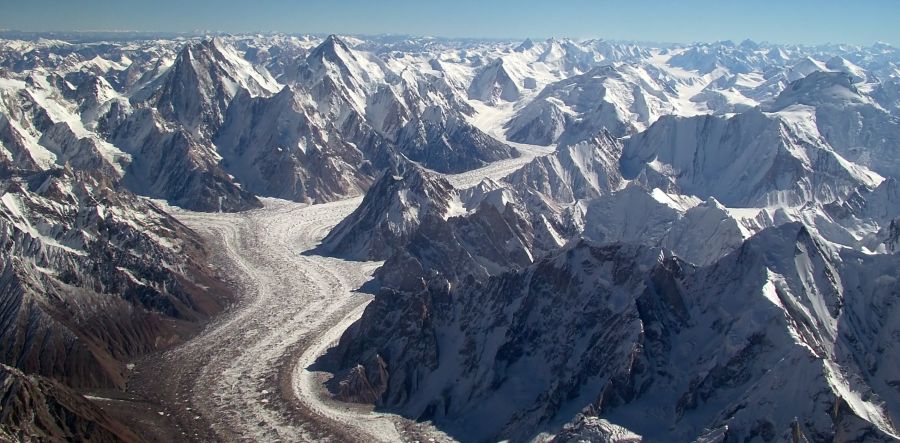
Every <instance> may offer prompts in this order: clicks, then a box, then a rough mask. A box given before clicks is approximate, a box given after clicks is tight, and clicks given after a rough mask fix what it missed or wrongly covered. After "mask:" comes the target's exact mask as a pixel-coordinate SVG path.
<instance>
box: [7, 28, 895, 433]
mask: <svg viewBox="0 0 900 443" xmlns="http://www.w3.org/2000/svg"><path fill="white" fill-rule="evenodd" d="M2 35H4V36H5V38H6V39H4V40H0V189H2V192H3V195H2V198H0V246H2V248H0V257H2V260H0V266H2V271H0V272H2V275H0V306H2V307H3V309H2V310H0V325H2V327H0V337H2V340H0V363H2V364H3V366H2V368H0V378H2V379H3V380H5V381H4V383H3V384H4V387H5V389H6V392H7V394H8V395H6V396H5V397H4V398H5V400H4V403H3V405H2V406H3V408H2V409H3V414H0V415H2V417H0V435H3V436H4V438H18V437H20V436H25V435H27V436H33V437H34V438H38V439H40V438H46V439H51V440H53V439H62V440H65V439H89V440H101V441H106V440H109V441H115V440H119V439H124V440H131V439H139V438H140V436H135V435H132V433H131V431H129V430H128V428H127V425H125V424H122V423H119V422H117V421H115V420H113V419H111V418H109V417H108V416H107V415H106V414H105V413H103V412H102V411H99V410H97V409H96V408H94V407H93V406H92V404H91V403H90V402H87V401H86V400H84V398H83V397H81V396H80V395H79V394H77V393H76V392H75V391H73V390H72V389H73V388H76V389H77V388H96V387H104V388H122V387H124V385H125V384H126V380H127V372H128V370H127V366H126V364H127V362H128V361H131V360H132V359H134V358H136V357H138V356H141V355H146V354H148V353H150V352H153V351H155V350H158V349H162V348H164V347H166V346H170V345H172V344H174V343H178V342H180V341H182V340H184V339H186V338H187V337H189V336H190V334H191V332H192V331H194V330H196V329H197V328H198V326H199V325H201V324H202V323H203V322H204V321H206V320H208V319H210V318H211V317H212V316H214V315H215V314H217V313H218V312H219V311H220V310H221V309H222V308H223V307H224V306H225V305H226V304H227V303H228V301H229V297H230V292H231V291H232V290H233V288H228V287H227V286H226V285H225V283H223V281H222V276H221V275H217V274H216V273H215V272H214V270H213V269H211V268H210V267H209V266H208V263H207V261H208V258H207V257H208V253H209V251H208V250H207V248H208V246H207V245H205V244H204V243H203V241H202V240H201V238H200V237H199V236H198V235H197V234H196V233H195V232H193V231H191V230H190V229H189V228H187V227H186V226H184V225H182V224H181V223H179V222H178V221H177V220H176V219H175V218H173V217H172V216H171V215H170V214H169V213H167V212H166V211H167V209H166V208H167V206H169V205H171V206H175V207H180V208H183V209H185V210H191V211H202V212H241V211H247V210H252V209H256V208H260V207H262V206H263V202H264V201H265V199H267V198H277V199H283V200H290V201H294V202H301V203H310V204H320V203H326V202H333V201H337V200H343V199H348V198H352V197H362V199H361V200H362V201H361V203H360V205H359V207H357V208H356V210H355V211H353V212H352V214H350V215H349V216H348V217H347V218H346V219H345V220H343V221H342V222H341V223H340V224H338V225H337V226H336V227H335V228H334V229H333V230H331V232H330V233H329V234H328V235H327V236H326V237H325V239H324V240H323V243H322V244H321V245H320V246H319V248H318V249H317V250H316V253H320V254H328V255H333V256H338V257H341V258H344V259H348V260H354V261H384V263H383V265H381V267H380V268H379V269H378V270H377V271H376V272H375V280H374V281H373V282H370V283H369V285H368V287H370V288H373V289H374V292H375V293H376V295H375V298H374V300H373V301H372V302H371V304H369V306H368V307H367V308H366V310H365V312H364V313H363V315H362V317H361V318H360V319H359V320H358V321H357V322H356V323H354V324H353V325H352V326H351V327H350V328H349V329H348V330H347V331H346V332H345V333H344V334H343V336H342V337H341V340H340V343H339V344H338V345H337V346H336V347H335V348H333V349H331V351H330V352H329V353H328V354H327V355H326V356H324V357H323V359H322V361H321V363H323V364H324V365H325V366H326V367H328V368H329V369H330V370H331V371H332V372H333V373H334V374H335V378H334V379H333V380H331V381H330V382H329V388H330V389H331V391H332V392H333V393H334V394H335V395H336V396H337V397H338V398H339V399H341V400H344V401H355V402H362V403H371V404H374V405H376V407H378V408H379V409H382V410H385V411H388V412H394V413H398V414H401V415H404V416H406V417H409V418H413V419H416V420H431V421H432V422H433V423H434V425H435V426H436V427H438V428H439V429H441V430H443V431H445V432H446V433H447V434H448V435H449V436H451V437H453V438H456V439H459V440H461V441H497V440H509V441H532V440H535V441H559V442H569V441H572V442H575V441H601V442H620V441H688V442H702V443H712V442H732V441H748V442H749V441H766V442H768V441H792V442H806V441H810V442H811V441H840V442H850V441H853V442H870V441H877V442H881V441H885V442H886V441H896V440H897V439H898V438H900V424H898V423H900V348H898V346H900V345H898V343H900V340H898V337H900V312H898V309H900V299H898V297H900V280H898V277H900V257H898V255H897V251H898V248H900V185H898V180H900V50H897V49H895V48H893V47H890V46H888V45H884V44H877V45H873V46H868V47H862V46H852V45H828V46H820V47H808V46H796V45H774V44H767V43H756V42H751V41H745V42H741V43H733V42H716V43H699V44H691V45H671V46H667V47H652V46H649V45H640V44H633V43H627V42H610V41H605V40H585V41H577V40H571V39H549V40H545V41H531V40H527V41H525V42H503V41H479V40H464V39H459V40H445V39H436V38H417V37H402V36H385V37H366V38H360V37H352V36H336V35H331V36H327V37H324V38H322V37H311V36H284V35H266V36H259V35H256V36H234V35H219V36H216V37H212V38H191V37H186V36H174V35H171V36H167V35H149V34H147V35H144V34H122V35H120V34H100V35H96V36H93V37H88V36H87V35H84V36H73V35H69V34H59V35H45V36H41V37H42V38H31V37H32V36H31V35H27V34H17V33H10V32H6V33H4V34H2ZM43 37H46V38H43ZM516 159H519V160H521V162H522V164H523V166H521V167H519V168H517V169H515V170H511V171H509V173H508V174H505V175H504V176H503V177H500V176H499V175H498V177H494V178H493V179H485V180H481V181H480V182H478V180H476V183H477V184H476V185H475V186H471V187H460V188H457V187H454V185H453V183H454V181H453V179H454V177H460V176H461V175H466V174H470V175H473V176H477V174H479V173H480V172H479V171H481V169H480V168H487V169H490V168H491V167H492V165H497V164H502V163H504V162H512V161H515V160H516ZM479 179H480V177H479ZM161 200H162V201H165V204H163V202H161ZM298 252H299V251H298ZM31 416H33V417H36V418H35V419H33V420H28V419H26V417H31Z"/></svg>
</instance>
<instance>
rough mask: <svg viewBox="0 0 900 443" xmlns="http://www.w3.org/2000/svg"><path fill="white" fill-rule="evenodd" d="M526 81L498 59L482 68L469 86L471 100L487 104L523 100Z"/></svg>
mask: <svg viewBox="0 0 900 443" xmlns="http://www.w3.org/2000/svg"><path fill="white" fill-rule="evenodd" d="M523 88H524V81H523V79H522V75H521V73H519V72H517V71H516V70H515V68H513V67H512V66H511V64H509V63H506V62H504V60H503V58H502V57H501V58H497V59H496V60H494V61H492V62H491V63H490V64H488V65H487V66H485V67H483V68H481V69H480V70H479V71H478V73H477V74H475V77H474V78H473V79H472V83H471V85H470V86H469V90H468V94H469V99H472V100H479V101H482V102H485V103H497V102H499V101H501V100H502V101H507V102H514V101H516V100H518V99H519V98H521V96H522V89H523Z"/></svg>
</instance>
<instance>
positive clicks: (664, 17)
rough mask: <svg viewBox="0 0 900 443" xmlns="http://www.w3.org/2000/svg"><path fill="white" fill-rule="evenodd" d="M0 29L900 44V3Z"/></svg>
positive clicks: (95, 0) (294, 16) (262, 8)
mask: <svg viewBox="0 0 900 443" xmlns="http://www.w3.org/2000/svg"><path fill="white" fill-rule="evenodd" d="M0 7H2V8H3V10H4V16H3V17H2V18H0V29H3V30H4V31H6V32H10V31H13V32H23V33H76V32H96V33H104V32H108V33H113V32H134V33H147V34H152V33H159V34H187V35H202V34H203V33H231V34H247V33H283V34H310V35H326V34H331V33H335V34H343V35H409V36H434V37H439V38H450V39H453V38H457V39H458V38H472V39H492V40H519V39H525V38H533V39H543V38H548V37H567V38H575V39H587V38H604V39H609V40H628V41H640V42H654V43H692V42H713V41H722V40H732V41H735V42H739V41H742V40H745V39H750V40H753V41H757V42H760V41H766V42H772V43H781V44H802V45H819V44H827V43H834V44H838V43H844V44H856V45H871V44H874V43H876V42H885V43H888V44H891V45H894V46H897V45H900V28H898V27H896V26H894V23H893V19H894V18H895V17H898V16H900V2H897V1H891V0H865V1H860V2H854V3H853V4H848V3H847V2H838V1H831V0H829V1H811V0H798V1H794V2H790V3H789V4H783V2H777V1H774V0H761V1H757V2H752V3H751V2H721V1H717V0H687V1H683V2H678V3H677V4H671V3H669V2H663V1H661V0H638V1H634V2H630V3H629V4H627V5H624V4H619V3H614V2H609V1H589V0H568V1H562V2H553V3H549V2H545V1H536V0H524V1H519V2H512V1H509V0H500V1H496V2H491V3H487V4H482V3H480V2H476V1H473V0H459V1H456V2H453V3H452V4H449V5H447V4H445V3H443V2H441V3H438V2H430V3H427V4H417V3H416V2H413V1H410V0H388V1H383V2H378V3H375V2H365V1H363V0H349V1H345V2H342V6H340V7H337V6H334V5H329V4H325V3H323V2H309V1H301V2H290V1H286V0H262V1H259V2H256V3H254V4H249V3H248V2H242V1H239V0H223V1H219V2H212V1H209V0H203V1H195V2H190V3H184V2H178V1H175V0H158V1H156V2H153V3H141V4H128V5H124V4H121V2H113V1H110V0H84V1H81V2H77V3H76V2H71V3H63V4H60V3H59V2H57V1H55V0H32V1H29V2H28V3H22V2H13V1H9V0H0Z"/></svg>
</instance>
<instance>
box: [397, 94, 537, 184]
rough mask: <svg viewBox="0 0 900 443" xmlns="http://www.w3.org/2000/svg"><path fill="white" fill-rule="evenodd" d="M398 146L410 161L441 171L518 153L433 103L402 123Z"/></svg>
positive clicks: (461, 169) (471, 166) (462, 168)
mask: <svg viewBox="0 0 900 443" xmlns="http://www.w3.org/2000/svg"><path fill="white" fill-rule="evenodd" d="M397 145H398V149H399V150H400V152H402V153H403V154H405V155H406V156H407V157H408V158H409V159H410V160H412V161H414V162H417V163H420V164H422V165H424V166H426V167H428V168H430V169H433V170H435V171H438V172H443V173H458V172H465V171H469V170H472V169H476V168H479V167H481V166H484V165H486V164H488V163H491V162H494V161H497V160H504V159H508V158H515V157H518V156H519V155H520V154H519V152H518V151H517V150H516V149H515V148H512V147H509V146H507V145H505V144H503V143H500V142H498V141H497V140H495V139H494V138H493V137H490V136H489V135H487V134H485V133H484V132H482V131H481V130H479V129H477V128H475V127H474V126H472V125H471V124H470V123H468V122H466V121H465V117H464V116H463V115H462V114H461V113H458V112H448V111H446V110H443V109H441V108H439V107H436V106H434V107H431V108H429V109H427V110H425V112H424V114H423V115H422V117H421V118H419V119H415V120H413V121H411V122H410V123H408V124H407V125H406V126H404V128H403V129H402V130H401V131H400V133H399V135H398V137H397Z"/></svg>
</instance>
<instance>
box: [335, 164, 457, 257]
mask: <svg viewBox="0 0 900 443" xmlns="http://www.w3.org/2000/svg"><path fill="white" fill-rule="evenodd" d="M460 210H462V204H461V203H460V202H459V195H458V193H457V191H456V190H455V189H454V188H453V186H452V185H450V183H449V182H447V181H446V180H445V179H443V178H441V177H438V176H436V175H433V174H431V173H428V172H426V171H423V170H422V169H420V168H418V167H416V166H414V165H410V166H408V167H407V169H406V171H405V172H404V173H402V174H401V175H394V174H391V173H385V174H383V175H382V176H381V178H379V179H378V180H377V181H376V182H375V184H373V185H372V187H371V188H370V189H369V192H367V193H366V196H365V198H364V199H363V202H362V204H361V205H360V206H359V207H358V208H357V209H356V210H355V211H353V213H352V214H350V215H349V216H348V217H347V218H346V219H344V221H342V222H341V223H340V224H338V225H337V226H335V228H334V229H332V230H331V232H330V233H329V234H328V236H327V237H325V239H324V240H323V241H322V249H323V250H324V251H326V252H328V253H330V254H335V255H338V256H341V257H345V258H352V259H357V260H384V259H386V258H388V257H390V256H391V255H392V254H393V253H394V252H395V251H396V250H397V248H400V247H402V245H404V244H406V242H408V241H409V238H410V237H411V236H412V235H413V233H414V232H415V231H416V229H418V227H419V226H420V225H421V224H422V223H423V222H425V220H426V219H428V218H429V217H438V218H441V219H445V218H447V217H449V216H451V215H453V214H454V213H455V212H457V211H460Z"/></svg>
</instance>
